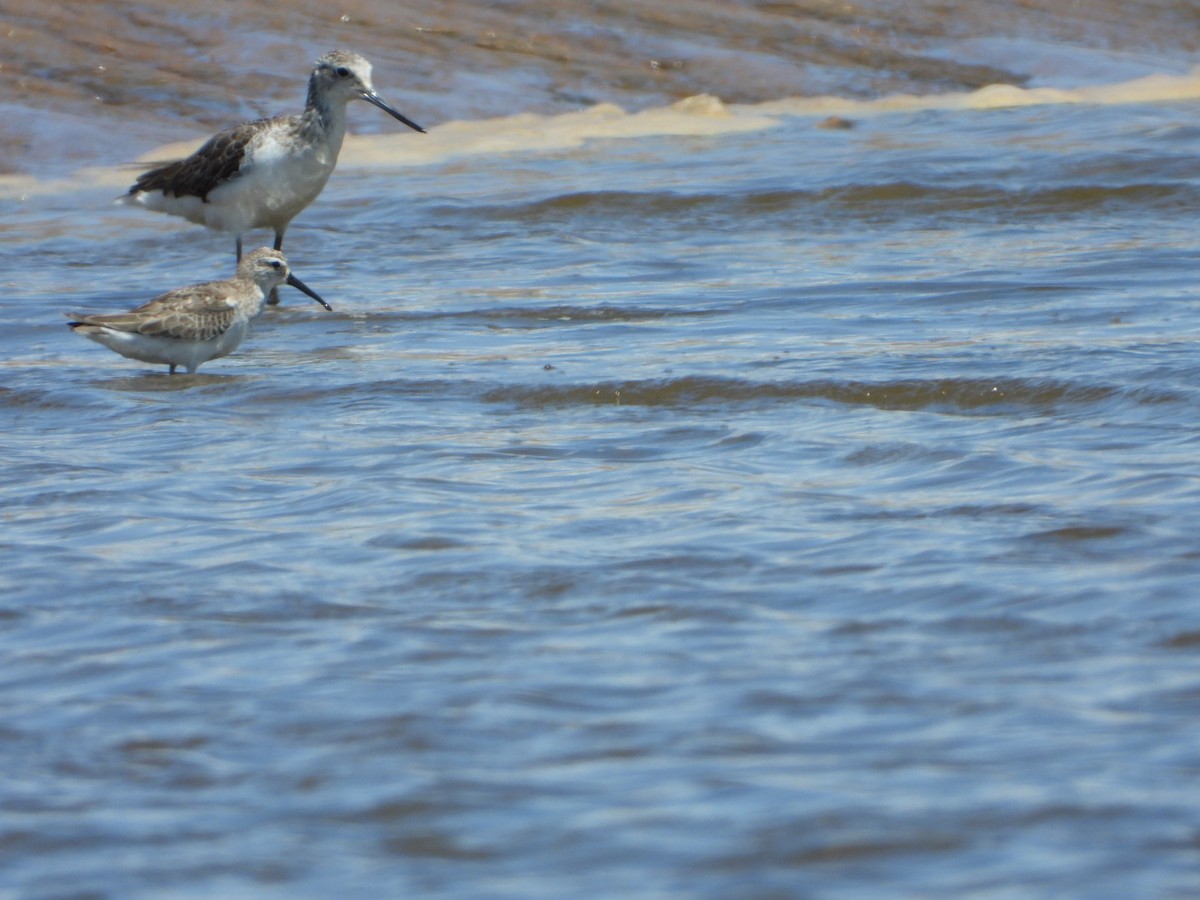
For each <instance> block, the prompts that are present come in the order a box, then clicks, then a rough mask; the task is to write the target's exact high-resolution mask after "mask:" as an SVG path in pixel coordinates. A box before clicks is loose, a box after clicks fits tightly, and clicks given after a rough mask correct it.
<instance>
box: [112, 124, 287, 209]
mask: <svg viewBox="0 0 1200 900" xmlns="http://www.w3.org/2000/svg"><path fill="white" fill-rule="evenodd" d="M263 121H265V120H263ZM260 128H261V123H260V122H247V123H245V124H244V125H238V126H236V127H234V128H230V129H228V130H227V131H222V132H220V133H219V134H215V135H213V136H212V137H211V138H210V139H209V140H208V141H207V142H206V143H205V144H204V146H203V147H201V148H200V149H199V150H197V151H196V152H195V153H193V154H192V155H191V156H189V157H188V158H187V159H181V160H177V161H176V162H171V163H167V164H166V165H163V166H159V167H158V168H156V169H151V170H150V171H149V172H143V173H142V174H141V175H139V176H138V179H137V182H136V183H135V184H134V185H133V187H131V188H130V189H129V193H131V194H137V193H141V192H143V191H162V192H163V193H164V194H166V195H167V196H169V197H199V198H200V199H201V200H204V201H206V202H207V200H208V194H209V192H210V191H213V190H216V189H217V188H219V187H220V186H221V185H223V184H225V183H226V182H227V181H230V180H231V179H233V178H236V177H237V176H238V174H239V171H240V169H241V167H242V159H243V157H244V156H245V155H246V146H247V145H248V144H249V143H250V141H251V140H252V139H253V138H254V136H255V135H256V134H257V133H258V132H259V130H260Z"/></svg>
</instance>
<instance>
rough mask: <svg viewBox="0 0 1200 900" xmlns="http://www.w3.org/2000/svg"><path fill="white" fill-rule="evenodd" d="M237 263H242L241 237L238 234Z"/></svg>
mask: <svg viewBox="0 0 1200 900" xmlns="http://www.w3.org/2000/svg"><path fill="white" fill-rule="evenodd" d="M237 261H238V262H239V263H240V262H241V261H242V236H241V235H240V234H239V235H238V236H237Z"/></svg>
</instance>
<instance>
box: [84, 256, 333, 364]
mask: <svg viewBox="0 0 1200 900" xmlns="http://www.w3.org/2000/svg"><path fill="white" fill-rule="evenodd" d="M282 284H290V285H292V286H293V287H295V288H297V289H298V290H301V291H303V292H304V293H306V294H308V295H309V296H310V297H312V298H313V299H314V300H316V301H317V302H318V303H320V304H321V305H322V306H324V307H325V308H326V309H329V308H330V307H329V304H328V303H326V302H325V301H324V300H322V299H321V298H320V297H319V296H317V295H316V294H315V293H314V292H313V291H312V290H311V289H310V288H308V286H307V285H305V284H304V283H303V282H302V281H300V279H298V278H296V276H294V275H292V274H291V271H290V270H289V268H288V263H287V259H285V258H284V255H283V254H282V253H280V252H279V251H278V250H272V249H269V248H267V247H263V248H262V249H261V250H255V251H254V252H253V253H249V254H247V255H246V256H245V257H244V258H243V259H242V261H241V262H240V263H238V270H237V275H236V276H235V277H233V278H229V279H226V280H224V281H207V282H204V283H203V284H196V285H192V286H190V287H184V288H178V289H176V290H173V291H168V292H167V293H165V294H161V295H159V296H158V297H155V298H154V299H153V300H150V301H148V302H146V303H143V304H142V305H141V306H139V307H137V308H136V309H133V310H130V311H129V312H123V313H102V314H99V315H92V314H87V313H72V314H68V316H67V318H68V319H70V320H71V321H69V322H68V323H67V324H68V325H69V327H70V328H71V330H72V331H74V332H75V333H76V334H82V335H84V336H85V337H88V338H91V339H92V340H94V341H96V342H97V343H100V344H103V345H104V346H105V347H108V348H109V349H110V350H113V351H114V352H116V353H120V354H121V355H122V356H127V357H129V358H131V359H137V360H141V361H142V362H149V363H160V364H163V365H167V366H170V371H171V373H172V374H174V372H175V368H176V367H177V366H183V367H184V368H185V369H186V370H187V372H188V374H189V375H190V374H191V373H193V372H195V371H196V368H197V367H198V366H199V365H200V364H201V363H204V362H207V361H208V360H210V359H217V358H218V357H221V356H227V355H229V354H230V353H232V352H233V351H234V350H236V349H237V348H238V345H240V344H241V342H242V339H243V338H244V337H245V336H246V331H247V328H248V326H249V323H250V320H251V319H253V318H254V317H255V316H257V315H258V314H259V313H260V312H262V308H263V304H264V303H265V302H266V296H267V294H268V292H270V291H272V290H274V289H275V288H278V287H279V286H280V285H282Z"/></svg>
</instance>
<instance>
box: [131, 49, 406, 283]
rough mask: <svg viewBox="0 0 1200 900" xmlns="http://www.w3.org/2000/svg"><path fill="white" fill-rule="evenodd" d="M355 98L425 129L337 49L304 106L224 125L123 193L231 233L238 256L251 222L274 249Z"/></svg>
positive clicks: (335, 145)
mask: <svg viewBox="0 0 1200 900" xmlns="http://www.w3.org/2000/svg"><path fill="white" fill-rule="evenodd" d="M355 99H359V100H366V101H367V102H368V103H371V104H374V105H375V106H378V107H379V108H380V109H382V110H383V111H384V112H386V113H388V114H389V115H391V116H393V117H394V118H396V119H399V120H400V121H401V122H403V123H404V124H405V125H407V126H408V127H409V128H412V129H413V130H415V131H420V132H422V133H424V131H425V129H424V128H422V127H421V126H420V125H418V124H417V123H415V122H413V121H412V120H411V119H407V118H405V117H404V116H403V115H401V114H400V113H399V112H397V111H396V110H395V109H393V108H392V107H391V106H389V105H388V104H387V103H386V102H384V100H383V99H382V98H381V97H380V96H379V95H378V94H376V93H375V88H374V87H373V86H372V85H371V64H370V63H369V62H367V61H366V60H365V59H363V58H362V57H361V56H359V55H358V54H357V53H351V52H349V51H347V50H334V51H332V52H330V53H326V54H325V55H324V56H322V57H321V58H320V59H318V60H317V64H316V67H315V68H314V69H313V72H312V76H311V77H310V78H309V80H308V101H307V103H306V104H305V107H304V112H303V113H301V114H300V115H298V116H276V117H275V118H272V119H258V120H256V121H253V122H245V123H243V124H241V125H236V126H234V127H233V128H230V129H228V130H226V131H222V132H220V133H218V134H216V135H214V136H213V137H211V138H210V139H209V140H208V141H207V142H206V143H205V144H204V146H202V147H201V148H200V149H199V150H197V151H196V152H195V153H193V154H192V155H191V156H189V157H187V158H186V159H181V160H177V161H176V162H170V163H166V164H164V165H160V166H158V167H157V168H154V169H150V170H149V171H148V172H145V173H143V174H142V175H141V176H139V177H138V179H137V182H136V183H135V184H134V185H133V187H131V188H130V189H129V192H128V193H127V194H126V195H124V196H123V197H121V198H120V200H121V201H122V202H125V203H127V204H134V205H138V206H144V207H146V208H147V209H152V210H155V211H157V212H165V213H169V214H170V215H173V216H182V217H183V218H185V219H187V220H188V221H190V222H195V223H196V224H198V225H205V226H207V227H209V228H212V229H214V230H216V231H228V232H232V233H233V234H234V235H235V236H236V239H237V258H238V260H239V261H240V260H241V258H242V235H243V234H244V233H245V232H247V231H249V230H250V229H252V228H271V229H273V230H274V232H275V249H276V250H279V249H281V248H282V247H283V235H284V232H285V231H287V227H288V223H289V222H291V221H292V219H293V218H295V217H296V215H297V214H298V213H299V212H300V211H301V210H302V209H304V208H305V207H306V206H308V204H310V203H312V202H313V200H315V199H316V197H317V195H318V194H320V193H321V190H322V188H324V187H325V182H326V181H328V180H329V175H330V173H332V172H333V169H334V166H336V165H337V159H338V153H339V152H340V151H341V149H342V139H343V138H344V137H345V136H346V104H347V103H348V102H349V101H351V100H355ZM271 302H277V301H276V300H275V299H274V298H272V301H271Z"/></svg>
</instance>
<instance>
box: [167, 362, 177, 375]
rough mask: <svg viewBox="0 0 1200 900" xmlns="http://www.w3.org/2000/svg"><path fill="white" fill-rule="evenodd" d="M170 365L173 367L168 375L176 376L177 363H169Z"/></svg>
mask: <svg viewBox="0 0 1200 900" xmlns="http://www.w3.org/2000/svg"><path fill="white" fill-rule="evenodd" d="M168 365H170V367H171V368H170V370H169V371H168V372H167V374H168V375H174V374H175V363H168Z"/></svg>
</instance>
